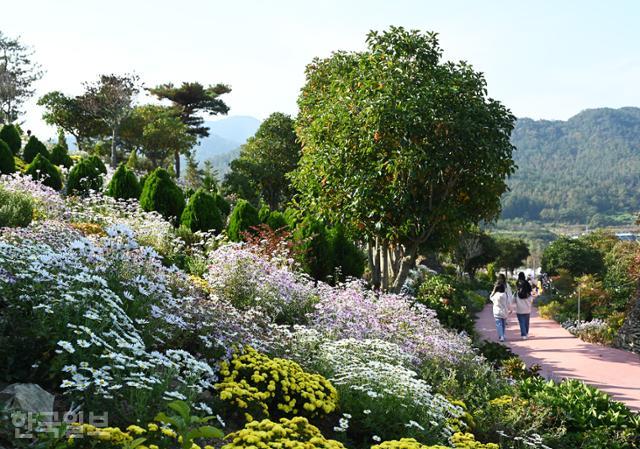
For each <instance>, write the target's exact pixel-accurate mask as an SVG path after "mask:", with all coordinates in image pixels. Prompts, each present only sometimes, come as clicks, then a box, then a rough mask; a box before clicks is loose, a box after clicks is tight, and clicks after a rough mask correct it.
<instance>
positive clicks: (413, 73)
mask: <svg viewBox="0 0 640 449" xmlns="http://www.w3.org/2000/svg"><path fill="white" fill-rule="evenodd" d="M367 47H368V48H367V50H366V51H364V52H336V53H334V54H333V55H332V56H331V57H329V58H326V59H317V58H316V59H314V60H313V62H312V63H311V64H309V65H308V66H307V69H306V84H305V86H304V87H303V89H302V92H301V95H300V97H299V100H298V105H299V108H300V114H299V116H298V121H297V132H298V136H299V138H300V140H301V143H302V145H303V152H302V158H301V160H300V163H299V168H298V170H297V171H296V172H294V175H293V183H294V186H295V187H296V188H297V189H298V190H299V191H300V195H299V201H300V203H301V204H302V205H303V207H305V208H306V209H308V210H310V211H312V212H313V213H315V214H317V215H319V216H323V217H326V218H327V219H328V220H329V222H332V223H341V224H343V225H345V226H348V227H349V228H350V229H352V230H357V231H358V232H359V233H360V235H361V236H362V237H364V238H365V239H367V241H368V242H369V249H370V257H369V261H370V264H371V263H372V261H375V260H376V259H377V260H380V259H384V260H387V258H389V259H391V260H389V261H387V263H383V264H382V267H383V273H382V278H383V281H384V279H385V278H386V279H387V281H389V287H392V288H395V289H399V288H400V286H401V285H402V282H404V279H405V278H406V275H407V274H408V271H409V270H410V269H411V268H412V267H413V266H414V265H415V259H416V255H417V250H418V248H419V247H420V245H422V244H424V243H425V242H428V241H430V240H431V239H434V238H435V237H436V236H437V234H438V233H456V232H458V231H459V230H461V229H464V228H465V227H466V226H468V225H469V224H473V223H477V222H479V221H480V220H483V219H484V220H490V219H493V218H495V217H496V215H497V214H498V213H499V211H500V196H501V195H502V194H503V193H504V192H505V191H506V188H507V185H506V182H505V178H506V177H507V176H508V175H510V174H511V173H513V171H514V169H515V165H514V162H513V160H512V151H513V146H512V145H511V143H510V140H509V137H510V134H511V130H512V129H513V123H514V117H513V116H512V115H511V113H510V112H509V111H508V110H507V109H506V108H505V107H504V106H503V105H502V104H501V103H500V102H498V101H496V100H493V99H491V98H489V97H488V96H487V89H486V82H485V80H484V77H483V75H482V74H481V73H479V72H476V71H474V70H473V68H472V67H471V66H470V65H469V64H467V63H465V62H459V63H452V62H446V61H442V49H441V48H440V46H439V44H438V39H437V35H436V34H435V33H421V32H418V31H407V30H405V29H403V28H398V27H392V28H390V29H389V30H387V31H385V32H383V33H377V32H370V33H369V35H368V36H367ZM375 241H377V242H379V243H380V244H379V245H377V247H376V248H375V252H376V256H377V257H373V256H372V254H371V251H372V250H371V248H372V242H375ZM391 249H393V250H391ZM386 255H388V256H386ZM384 266H387V267H390V268H389V269H386V270H385V269H384ZM371 268H372V270H379V269H380V268H379V266H378V267H376V266H375V263H374V266H372V267H371ZM391 281H392V282H391ZM391 284H393V285H391Z"/></svg>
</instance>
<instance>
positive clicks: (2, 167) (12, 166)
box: [0, 140, 16, 175]
mask: <svg viewBox="0 0 640 449" xmlns="http://www.w3.org/2000/svg"><path fill="white" fill-rule="evenodd" d="M15 171H16V163H15V160H14V159H13V152H12V151H11V148H9V145H7V143H6V142H5V141H4V140H0V174H3V175H8V174H11V173H13V172H15Z"/></svg>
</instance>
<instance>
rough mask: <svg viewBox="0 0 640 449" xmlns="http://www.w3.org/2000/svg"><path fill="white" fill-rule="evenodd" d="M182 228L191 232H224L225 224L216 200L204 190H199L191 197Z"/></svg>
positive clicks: (185, 210)
mask: <svg viewBox="0 0 640 449" xmlns="http://www.w3.org/2000/svg"><path fill="white" fill-rule="evenodd" d="M181 222H182V226H186V227H187V228H189V229H191V231H193V232H196V231H210V230H215V231H217V232H218V233H219V232H220V231H222V227H223V226H224V223H223V222H222V215H221V214H220V211H219V210H218V205H217V204H216V199H215V197H214V196H213V195H211V194H210V193H209V192H207V191H206V190H204V189H198V190H196V192H195V193H194V194H193V195H191V198H189V202H188V203H187V207H185V208H184V212H182V218H181Z"/></svg>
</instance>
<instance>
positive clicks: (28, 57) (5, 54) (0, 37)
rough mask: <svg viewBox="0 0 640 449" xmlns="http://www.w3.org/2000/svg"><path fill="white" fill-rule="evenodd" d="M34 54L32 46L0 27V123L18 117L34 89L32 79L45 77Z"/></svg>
mask: <svg viewBox="0 0 640 449" xmlns="http://www.w3.org/2000/svg"><path fill="white" fill-rule="evenodd" d="M5 17H7V16H6V14H5ZM32 58H33V50H31V49H30V48H29V47H27V46H26V45H24V44H23V43H22V42H20V40H19V39H15V38H10V37H8V36H5V35H4V34H3V33H2V32H1V31H0V124H2V123H11V122H14V121H15V120H17V119H18V115H19V114H20V112H21V108H22V105H23V104H24V102H25V101H26V100H28V99H29V98H31V96H32V95H33V93H34V92H35V90H34V88H33V83H35V82H36V81H38V80H39V79H40V78H42V70H41V67H40V65H39V64H38V63H36V62H34V61H33V59H32Z"/></svg>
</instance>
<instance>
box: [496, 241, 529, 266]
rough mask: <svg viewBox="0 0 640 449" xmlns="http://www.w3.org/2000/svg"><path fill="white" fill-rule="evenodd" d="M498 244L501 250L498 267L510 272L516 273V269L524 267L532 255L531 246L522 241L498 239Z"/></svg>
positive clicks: (497, 260)
mask: <svg viewBox="0 0 640 449" xmlns="http://www.w3.org/2000/svg"><path fill="white" fill-rule="evenodd" d="M496 244H497V245H498V250H499V255H498V257H497V259H496V265H497V266H498V267H499V268H505V269H506V270H508V271H514V270H515V269H516V268H518V267H520V266H522V264H523V263H524V262H525V260H526V259H527V257H529V255H530V251H529V245H527V242H525V241H524V240H522V239H517V238H511V237H498V238H497V239H496Z"/></svg>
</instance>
